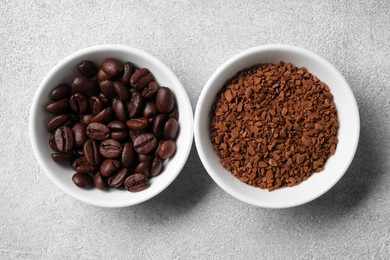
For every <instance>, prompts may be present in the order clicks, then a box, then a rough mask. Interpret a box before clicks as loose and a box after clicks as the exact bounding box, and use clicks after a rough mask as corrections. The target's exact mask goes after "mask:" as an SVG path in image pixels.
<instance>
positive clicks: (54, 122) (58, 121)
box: [47, 114, 72, 132]
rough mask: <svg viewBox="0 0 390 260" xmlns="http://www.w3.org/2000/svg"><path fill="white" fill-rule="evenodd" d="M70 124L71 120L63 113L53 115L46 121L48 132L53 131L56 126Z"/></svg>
mask: <svg viewBox="0 0 390 260" xmlns="http://www.w3.org/2000/svg"><path fill="white" fill-rule="evenodd" d="M71 125H72V120H71V119H70V117H69V115H67V114H63V115H59V116H56V117H54V118H53V119H51V120H50V121H49V123H47V130H48V131H49V132H53V131H55V130H56V129H57V128H59V127H61V126H68V127H69V126H71Z"/></svg>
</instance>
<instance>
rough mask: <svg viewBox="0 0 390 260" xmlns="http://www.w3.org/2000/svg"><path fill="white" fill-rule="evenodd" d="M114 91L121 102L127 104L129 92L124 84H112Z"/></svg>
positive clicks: (116, 82)
mask: <svg viewBox="0 0 390 260" xmlns="http://www.w3.org/2000/svg"><path fill="white" fill-rule="evenodd" d="M114 89H115V91H116V94H117V96H118V97H119V98H120V100H122V101H123V102H128V101H129V100H130V92H129V91H128V90H127V88H126V86H125V84H123V83H122V82H121V81H115V82H114Z"/></svg>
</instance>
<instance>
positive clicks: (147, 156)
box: [137, 153, 153, 163]
mask: <svg viewBox="0 0 390 260" xmlns="http://www.w3.org/2000/svg"><path fill="white" fill-rule="evenodd" d="M151 160H153V153H151V154H142V153H139V154H137V162H138V163H142V162H149V161H151Z"/></svg>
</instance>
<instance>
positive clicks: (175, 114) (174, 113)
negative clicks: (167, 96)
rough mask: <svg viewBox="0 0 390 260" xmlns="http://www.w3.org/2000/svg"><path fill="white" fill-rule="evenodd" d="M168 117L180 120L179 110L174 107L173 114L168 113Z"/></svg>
mask: <svg viewBox="0 0 390 260" xmlns="http://www.w3.org/2000/svg"><path fill="white" fill-rule="evenodd" d="M167 116H168V117H172V118H174V119H176V120H179V110H178V109H177V107H176V106H174V107H173V110H172V112H170V113H168V114H167Z"/></svg>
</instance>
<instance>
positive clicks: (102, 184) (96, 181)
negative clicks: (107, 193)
mask: <svg viewBox="0 0 390 260" xmlns="http://www.w3.org/2000/svg"><path fill="white" fill-rule="evenodd" d="M93 185H94V186H95V187H96V188H98V189H99V190H107V183H106V181H105V180H104V178H103V177H102V175H101V174H100V172H96V173H95V175H93Z"/></svg>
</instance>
